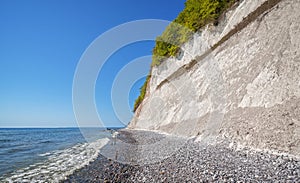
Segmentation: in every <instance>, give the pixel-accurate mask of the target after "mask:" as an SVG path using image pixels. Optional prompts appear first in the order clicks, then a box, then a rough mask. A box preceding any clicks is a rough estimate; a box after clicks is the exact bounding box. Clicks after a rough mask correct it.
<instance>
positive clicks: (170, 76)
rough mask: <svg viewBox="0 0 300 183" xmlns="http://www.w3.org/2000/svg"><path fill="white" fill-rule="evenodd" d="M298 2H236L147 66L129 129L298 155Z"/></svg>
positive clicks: (299, 84)
mask: <svg viewBox="0 0 300 183" xmlns="http://www.w3.org/2000/svg"><path fill="white" fill-rule="evenodd" d="M299 9H300V1H299V0H244V1H239V2H238V3H237V4H236V5H234V6H233V7H232V8H231V9H230V10H228V11H227V12H226V14H224V16H222V17H221V18H220V21H219V24H218V25H217V26H214V25H207V26H206V27H205V28H203V29H201V30H200V31H198V32H197V33H196V34H195V35H194V36H193V39H191V40H190V41H188V42H187V43H186V44H184V45H183V46H182V48H181V50H182V52H181V54H180V55H179V56H178V57H176V58H169V59H167V60H165V61H164V62H163V63H162V64H161V65H159V66H155V67H153V68H152V70H151V79H150V81H149V83H148V88H147V93H146V97H145V99H144V101H143V102H142V104H141V105H140V106H139V108H138V109H137V110H136V113H135V116H134V118H133V119H132V121H131V122H130V124H129V128H136V129H150V130H158V131H163V132H167V133H172V134H177V135H183V136H198V138H199V139H202V140H205V139H208V138H209V139H211V138H215V137H218V138H224V139H229V140H230V141H233V142H238V143H240V144H242V145H245V146H249V147H253V148H260V149H269V150H275V151H279V152H286V153H290V154H294V155H300V11H299Z"/></svg>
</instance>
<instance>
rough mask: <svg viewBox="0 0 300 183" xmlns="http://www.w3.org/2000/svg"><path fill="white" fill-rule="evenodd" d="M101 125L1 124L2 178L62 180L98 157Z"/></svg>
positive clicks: (103, 134) (104, 139) (104, 138)
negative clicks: (70, 126) (44, 126)
mask: <svg viewBox="0 0 300 183" xmlns="http://www.w3.org/2000/svg"><path fill="white" fill-rule="evenodd" d="M110 137H111V133H110V132H109V131H108V130H106V129H100V128H84V129H79V128H0V182H59V181H61V180H64V179H65V178H66V177H67V176H68V175H70V174H72V173H73V172H74V171H75V170H77V169H80V168H82V167H84V166H85V165H87V164H89V163H90V162H91V161H93V160H95V159H96V158H97V157H98V155H99V152H100V149H101V147H103V146H104V145H105V144H107V143H108V141H109V139H110Z"/></svg>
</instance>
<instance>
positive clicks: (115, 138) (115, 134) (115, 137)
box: [111, 131, 119, 145]
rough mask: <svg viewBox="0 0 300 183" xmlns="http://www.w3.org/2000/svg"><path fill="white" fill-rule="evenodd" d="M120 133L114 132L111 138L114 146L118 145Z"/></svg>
mask: <svg viewBox="0 0 300 183" xmlns="http://www.w3.org/2000/svg"><path fill="white" fill-rule="evenodd" d="M118 134H119V133H118V132H117V131H112V134H111V137H112V140H113V141H112V145H116V143H117V136H118Z"/></svg>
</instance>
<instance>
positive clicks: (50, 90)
mask: <svg viewBox="0 0 300 183" xmlns="http://www.w3.org/2000/svg"><path fill="white" fill-rule="evenodd" d="M183 7H184V0H176V1H170V0H151V1H142V0H127V1H126V0H124V1H123V0H108V1H102V0H97V1H96V0H88V1H86V0H76V1H73V0H72V1H71V0H26V1H23V0H1V1H0V24H1V26H0V127H70V126H77V123H76V120H75V117H74V113H73V107H72V82H73V76H74V73H75V70H76V66H77V63H78V62H79V59H80V57H81V55H82V54H83V52H84V51H85V49H86V48H87V47H88V46H89V45H90V44H91V42H92V41H93V40H94V39H96V38H97V37H98V36H99V35H101V34H102V33H104V32H105V31H107V30H109V29H111V28H113V27H115V26H118V25H120V24H122V23H126V22H128V21H133V20H138V19H163V20H173V19H174V18H175V17H176V16H177V15H178V13H179V12H180V11H181V10H182V9H183ZM153 46H154V42H153V41H145V42H138V43H135V44H132V45H128V46H126V47H124V48H122V49H120V50H119V51H118V52H116V53H115V54H114V55H113V56H111V58H110V59H109V60H108V62H107V63H106V64H105V66H104V70H103V72H101V73H100V75H102V77H103V76H104V78H106V79H99V80H98V81H97V84H96V96H95V97H96V104H97V105H98V104H99V103H101V105H100V106H101V108H99V109H98V112H99V113H100V114H101V115H102V116H103V118H104V121H105V123H106V124H105V125H106V126H118V125H120V123H119V121H118V119H117V118H116V117H115V115H114V112H113V108H112V106H111V101H110V89H111V85H112V81H113V79H114V77H115V75H116V74H117V73H118V70H120V69H121V68H122V67H123V66H124V65H126V64H127V63H129V62H130V61H132V60H133V59H135V58H138V57H141V56H144V55H149V54H151V50H152V48H153ZM142 83H143V79H142V80H140V81H139V82H137V83H136V84H135V85H134V87H133V88H132V90H131V92H130V96H129V99H128V100H129V103H130V105H131V107H132V104H133V101H134V99H135V98H136V97H137V96H138V93H139V91H138V90H139V87H140V86H141V85H142Z"/></svg>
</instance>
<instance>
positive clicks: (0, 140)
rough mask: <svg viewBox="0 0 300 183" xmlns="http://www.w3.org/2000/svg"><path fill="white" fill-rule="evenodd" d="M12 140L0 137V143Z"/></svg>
mask: <svg viewBox="0 0 300 183" xmlns="http://www.w3.org/2000/svg"><path fill="white" fill-rule="evenodd" d="M12 141H14V140H12V139H0V143H5V142H12Z"/></svg>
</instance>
